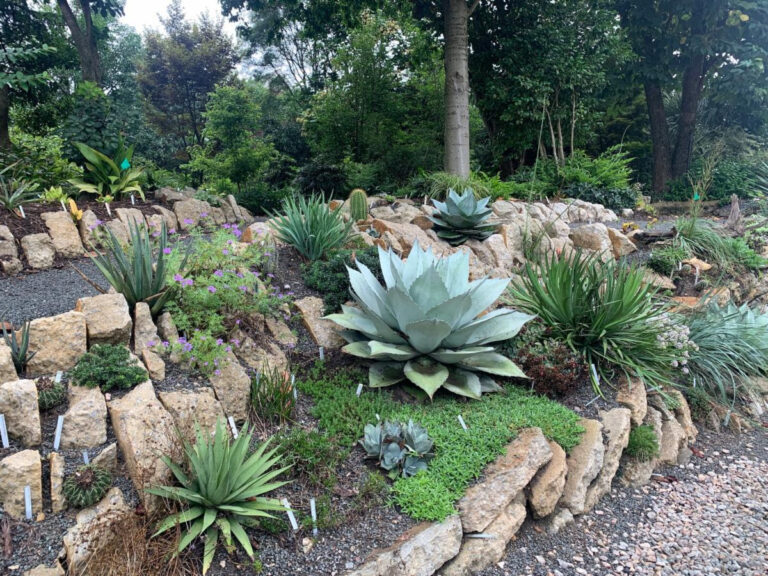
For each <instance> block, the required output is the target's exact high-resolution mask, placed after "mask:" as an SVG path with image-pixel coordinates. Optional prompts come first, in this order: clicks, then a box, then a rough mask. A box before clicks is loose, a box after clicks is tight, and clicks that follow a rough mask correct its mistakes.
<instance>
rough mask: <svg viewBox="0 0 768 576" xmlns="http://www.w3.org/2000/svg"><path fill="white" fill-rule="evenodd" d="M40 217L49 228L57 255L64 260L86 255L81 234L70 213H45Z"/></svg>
mask: <svg viewBox="0 0 768 576" xmlns="http://www.w3.org/2000/svg"><path fill="white" fill-rule="evenodd" d="M40 217H41V218H42V219H43V222H45V226H46V227H47V228H48V233H49V234H50V236H51V240H52V241H53V246H54V248H55V249H56V253H57V254H59V255H61V256H63V257H64V258H78V257H79V256H82V255H83V254H84V253H85V249H84V248H83V242H82V241H81V240H80V233H79V232H78V231H77V226H75V223H74V222H72V216H70V214H69V212H63V211H61V212H45V213H43V214H41V215H40Z"/></svg>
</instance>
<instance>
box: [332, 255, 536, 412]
mask: <svg viewBox="0 0 768 576" xmlns="http://www.w3.org/2000/svg"><path fill="white" fill-rule="evenodd" d="M379 262H380V265H381V272H382V276H383V277H384V283H385V285H384V286H382V285H381V284H380V283H379V282H378V280H376V277H375V276H374V275H373V273H372V272H371V271H370V270H369V269H368V268H367V267H366V266H364V265H363V264H360V263H358V264H357V267H358V270H352V269H351V268H350V269H349V282H350V285H351V287H352V288H351V293H352V297H353V298H354V300H355V301H356V302H357V304H358V305H359V306H360V308H354V307H351V306H346V305H345V306H342V310H343V313H342V314H332V315H330V316H328V317H327V318H329V319H330V320H333V321H334V322H336V323H337V324H339V325H341V326H343V327H344V328H346V329H347V330H346V331H345V332H344V337H345V338H346V339H347V342H349V343H348V344H347V345H346V346H345V347H344V348H343V350H344V352H346V353H348V354H351V355H353V356H357V357H360V358H366V359H369V360H373V361H374V362H373V364H372V365H371V367H370V370H369V373H368V379H369V382H370V385H371V386H372V387H375V388H378V387H382V386H391V385H394V384H397V383H398V382H402V381H404V380H406V381H408V382H410V383H411V384H412V385H414V386H416V388H417V390H416V391H417V393H419V394H420V395H423V394H426V395H427V396H428V397H429V398H432V397H433V396H434V395H435V392H437V391H438V390H439V389H440V388H444V389H446V390H448V391H450V392H453V393H455V394H460V395H462V396H467V397H470V398H475V399H479V398H480V396H481V394H482V393H483V392H489V391H496V390H498V389H499V386H498V384H496V382H495V381H494V380H493V378H492V377H491V375H497V376H508V377H523V378H524V377H525V375H524V374H523V372H522V371H521V370H520V368H518V367H517V366H516V365H515V364H514V363H513V362H512V361H511V360H510V359H509V358H507V357H505V356H503V355H502V354H499V353H497V352H496V350H495V348H494V347H493V346H492V344H493V343H494V342H500V341H503V340H508V339H509V338H512V337H513V336H515V335H516V334H517V333H518V331H519V330H520V328H522V326H523V325H524V324H525V323H526V322H528V320H530V319H531V318H532V316H528V315H527V314H522V313H520V312H515V311H514V310H509V309H505V308H502V309H497V310H494V311H493V312H490V313H488V314H485V315H483V316H480V314H482V313H483V312H485V311H486V310H488V308H489V307H490V306H491V305H492V304H493V303H494V302H496V300H497V299H498V297H499V296H500V295H501V294H502V293H503V292H504V290H505V289H506V287H507V285H508V284H509V280H507V279H490V278H484V279H482V280H476V281H474V282H469V280H468V278H469V256H468V255H467V254H466V253H464V252H457V253H455V254H452V255H450V256H448V257H445V258H436V257H435V256H434V255H433V254H432V250H431V249H429V250H426V251H424V250H422V249H421V247H419V245H418V242H417V243H416V244H414V246H413V249H412V250H411V252H410V254H409V256H408V259H407V260H406V261H403V260H401V259H400V258H398V257H397V255H396V254H394V253H393V252H392V250H389V251H388V252H385V251H384V250H381V249H379ZM479 316H480V317H479ZM478 373H479V374H478ZM418 391H420V392H418Z"/></svg>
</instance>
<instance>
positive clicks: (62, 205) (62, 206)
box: [59, 200, 67, 212]
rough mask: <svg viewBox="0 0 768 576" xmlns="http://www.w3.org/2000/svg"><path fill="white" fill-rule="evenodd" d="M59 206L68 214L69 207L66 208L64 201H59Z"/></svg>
mask: <svg viewBox="0 0 768 576" xmlns="http://www.w3.org/2000/svg"><path fill="white" fill-rule="evenodd" d="M59 204H61V210H62V211H63V212H66V211H67V207H66V206H64V200H59Z"/></svg>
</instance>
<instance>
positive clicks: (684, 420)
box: [668, 390, 699, 442]
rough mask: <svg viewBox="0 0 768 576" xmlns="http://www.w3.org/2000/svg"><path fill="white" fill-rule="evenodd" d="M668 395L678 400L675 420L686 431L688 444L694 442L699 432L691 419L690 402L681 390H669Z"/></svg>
mask: <svg viewBox="0 0 768 576" xmlns="http://www.w3.org/2000/svg"><path fill="white" fill-rule="evenodd" d="M668 394H669V395H670V396H673V397H674V398H676V399H677V403H678V407H677V408H675V418H677V421H678V423H679V424H680V426H682V427H683V430H684V431H685V436H686V439H687V441H688V442H694V441H695V440H696V436H698V434H699V431H698V430H697V429H696V425H695V424H694V423H693V418H692V417H691V408H690V407H689V406H688V401H687V400H686V399H685V396H683V394H682V393H681V392H680V390H669V391H668Z"/></svg>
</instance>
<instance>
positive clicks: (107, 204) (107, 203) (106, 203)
mask: <svg viewBox="0 0 768 576" xmlns="http://www.w3.org/2000/svg"><path fill="white" fill-rule="evenodd" d="M104 206H106V207H107V214H109V215H110V217H111V216H112V210H110V209H109V202H105V203H104Z"/></svg>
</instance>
